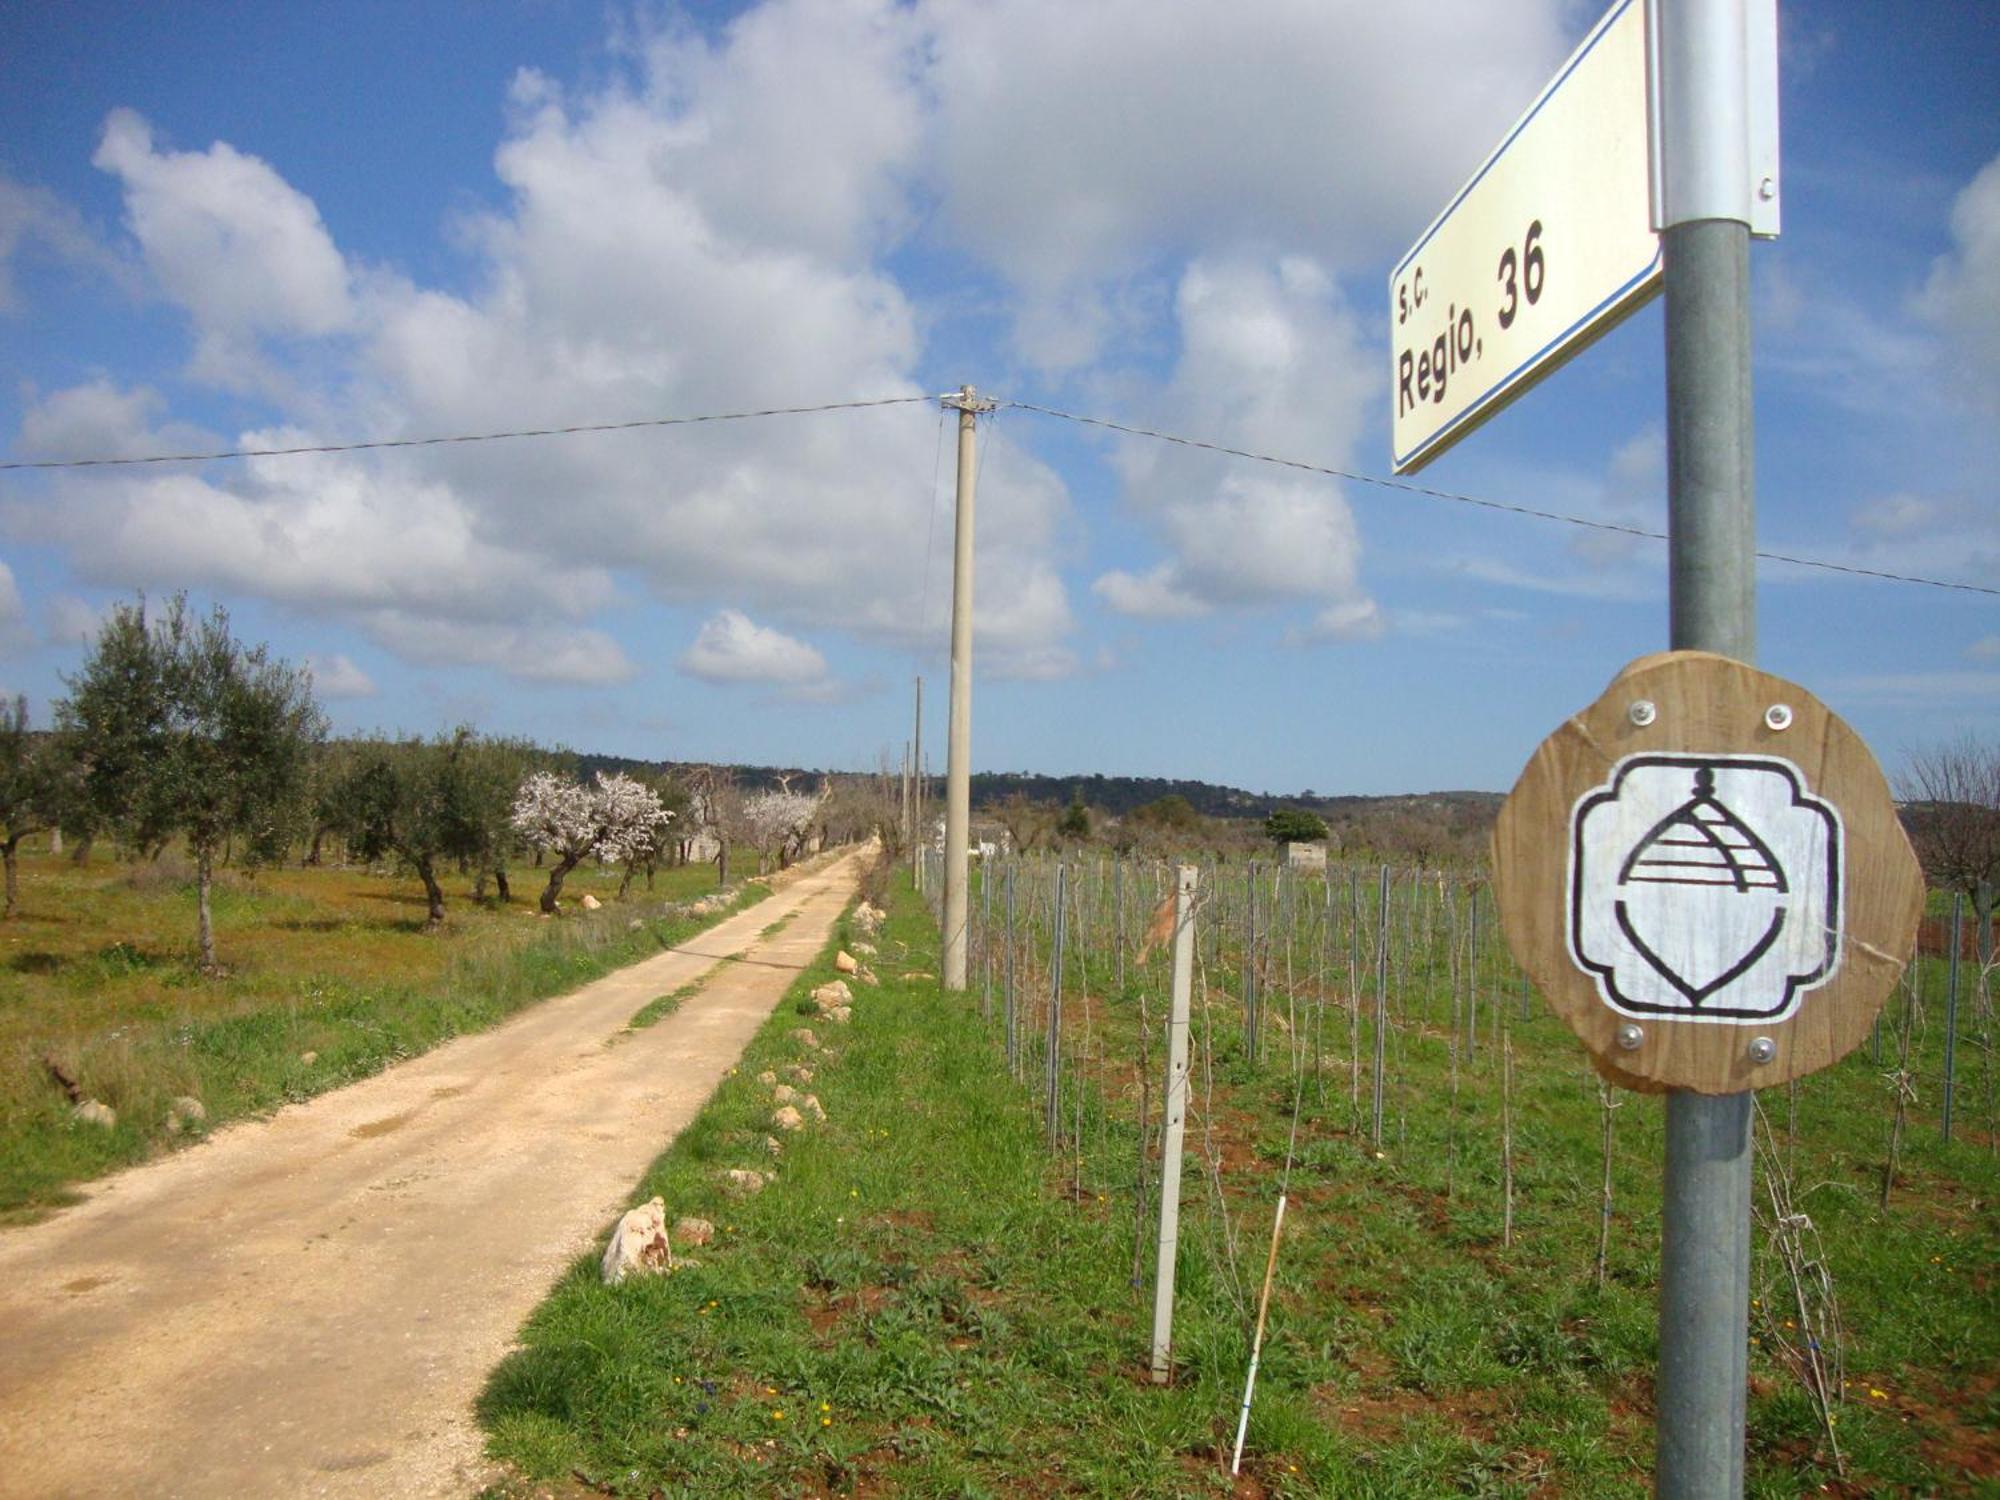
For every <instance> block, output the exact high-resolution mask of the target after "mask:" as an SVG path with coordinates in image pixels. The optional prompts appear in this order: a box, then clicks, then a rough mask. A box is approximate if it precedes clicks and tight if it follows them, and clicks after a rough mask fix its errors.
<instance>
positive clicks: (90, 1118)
mask: <svg viewBox="0 0 2000 1500" xmlns="http://www.w3.org/2000/svg"><path fill="white" fill-rule="evenodd" d="M70 1114H71V1115H73V1116H74V1117H75V1118H76V1119H77V1120H78V1121H80V1122H81V1123H82V1124H85V1125H102V1126H103V1127H104V1128H105V1129H106V1130H112V1129H115V1128H116V1127H117V1124H118V1111H117V1110H115V1109H113V1108H112V1107H111V1106H110V1105H108V1104H106V1103H104V1102H103V1101H102V1100H99V1099H86V1100H84V1101H83V1102H82V1103H81V1104H79V1105H77V1106H76V1108H74V1109H72V1110H71V1111H70Z"/></svg>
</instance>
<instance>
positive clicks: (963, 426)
mask: <svg viewBox="0 0 2000 1500" xmlns="http://www.w3.org/2000/svg"><path fill="white" fill-rule="evenodd" d="M943 404H944V405H945V406H946V407H947V408H948V409H950V410H953V411H956V412H957V413H958V508H957V513H956V519H955V520H954V522H953V533H952V534H953V544H952V562H951V714H950V721H949V722H950V738H949V739H948V740H947V741H946V750H945V773H944V962H943V969H944V987H945V989H947V990H962V989H964V988H965V926H966V912H967V908H968V904H969V903H968V898H967V890H966V864H967V859H968V851H969V845H970V842H971V837H970V835H971V823H972V491H973V486H974V484H975V483H976V482H977V480H978V477H979V466H978V462H977V455H976V453H975V451H974V448H975V441H976V438H975V433H976V430H977V427H978V422H979V414H980V413H981V412H987V411H991V410H993V403H992V402H991V401H982V400H981V399H980V398H979V396H978V393H977V392H975V391H974V390H973V389H972V387H971V386H969V385H967V386H960V387H959V390H958V394H957V395H955V396H946V397H944V398H943Z"/></svg>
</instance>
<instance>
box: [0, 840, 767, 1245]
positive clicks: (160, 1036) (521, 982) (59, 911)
mask: <svg viewBox="0 0 2000 1500" xmlns="http://www.w3.org/2000/svg"><path fill="white" fill-rule="evenodd" d="M24 863H25V869H24V871H23V901H22V912H21V915H20V916H19V917H17V918H16V919H15V920H13V921H10V922H7V923H5V924H4V925H0V1222H4V1221H5V1220H6V1219H9V1218H13V1219H18V1218H21V1217H24V1216H32V1215H33V1214H34V1213H36V1212H38V1211H41V1210H43V1209H45V1208H47V1207H48V1206H51V1205H54V1204H59V1203H62V1202H64V1201H68V1199H70V1198H72V1197H73V1196H74V1194H73V1192H72V1191H71V1185H72V1184H74V1183H76V1182H79V1181H83V1180H86V1179H89V1178H91V1177H95V1176H98V1175H100V1174H102V1173H104V1172H107V1171H110V1170H113V1169H115V1168H117V1167H120V1166H123V1165H126V1164H129V1163H131V1162H135V1161H139V1160H143V1159H144V1158H145V1157H146V1156H147V1155H148V1154H150V1153H151V1152H153V1151H155V1150H157V1149H160V1148H161V1147H162V1146H163V1145H165V1144H168V1143H170V1142H172V1141H173V1140H175V1139H181V1140H185V1139H187V1138H189V1137H191V1136H195V1135H199V1134H200V1133H201V1132H202V1131H204V1130H206V1129H210V1128H213V1127H214V1126H215V1125H218V1124H220V1123H222V1122H224V1121H226V1120H229V1119H233V1118H237V1117H241V1116H244V1115H248V1114H255V1113H258V1112H261V1111H266V1110H269V1109H272V1108H275V1107H277V1106H278V1105H281V1104H284V1103H287V1102H291V1101H295V1100H299V1099H305V1098H308V1097H310V1096H312V1095H314V1094H318V1093H321V1092H324V1091H325V1090H327V1089H330V1088H336V1087H338V1086H340V1085H341V1084H344V1083H347V1082H351V1081H352V1080H354V1079H357V1078H362V1077H365V1076H367V1075H369V1074H371V1073H374V1072H376V1071H378V1070H380V1069H381V1068H383V1067H385V1066H387V1065H388V1064H390V1063H393V1062H395V1061H397V1060H399V1059H401V1058H404V1057H409V1056H411V1055H413V1054H415V1053H418V1052H422V1051H424V1050H426V1049H428V1048H430V1047H432V1046H435V1045H436V1044H437V1043H439V1042H441V1041H444V1040H447V1039H448V1038H450V1037H453V1036H457V1035H461V1034H463V1033H466V1032H472V1031H478V1030H482V1029H484V1028H486V1027H488V1026H491V1025H493V1024H494V1023H495V1022H497V1021H499V1020H501V1019H503V1018H504V1017H506V1016H508V1015H510V1014H512V1013H513V1012H515V1011H517V1010H519V1009H520V1008H521V1007H523V1006H525V1005H528V1004H530V1003H532V1002H534V1001H536V1000H539V999H542V998H545V997H547V996H549V995H553V994H559V993H561V992H562V991H564V990H566V989H569V988H572V987H574V986H576V985H578V984H582V983H584V982H586V981H588V980H590V979H593V978H596V977H597V976H598V975H601V974H604V973H607V972H609V971H610V970H611V969H614V968H617V967H619V966H620V965H623V964H627V963H631V962H633V961H635V960H636V959H639V958H643V957H645V956H647V955H648V954H651V953H655V952H658V951H659V950H660V948H661V947H662V946H671V945H672V944H675V943H678V942H680V941H682V940H684V939H685V938H687V937H689V936H691V935H693V934H694V933H695V932H697V931H699V930H701V929H702V928H704V927H706V926H709V925H712V924H713V923H714V922H716V921H719V920H721V918H722V917H723V916H725V915H727V913H728V912H729V911H731V910H734V909H736V907H737V906H739V905H741V904H743V903H745V902H747V901H748V900H750V899H754V897H756V896H759V895H762V894H763V893H764V889H765V888H764V887H763V886H761V885H757V884H751V885H747V886H744V887H742V888H740V889H739V890H738V891H736V892H735V893H733V894H732V895H731V896H730V898H729V899H728V900H727V901H725V902H720V903H719V904H715V905H711V906H708V907H706V908H705V909H704V908H703V907H702V906H699V905H695V904H694V903H695V902H696V899H697V898H698V897H705V896H707V895H709V894H710V893H711V892H712V890H713V886H714V875H713V872H712V871H711V870H709V869H708V868H707V867H696V868H692V869H686V870H671V871H665V872H662V873H661V875H660V877H659V880H658V883H657V886H656V888H655V890H654V891H652V892H651V893H641V892H637V891H635V892H634V893H633V897H632V899H630V900H628V901H623V902H620V901H618V900H616V899H615V894H614V893H615V890H616V885H617V881H618V872H616V871H597V870H579V871H577V872H576V873H575V874H574V875H573V876H572V877H571V879H570V882H569V887H568V889H567V891H566V896H567V899H566V900H565V902H564V908H565V916H564V917H563V918H562V919H561V920H557V921H541V920H536V919H535V916H534V910H533V908H534V901H535V897H536V895H537V894H538V890H539V882H538V881H536V880H535V879H534V874H535V872H533V871H531V870H524V871H522V872H520V876H519V889H518V890H517V891H516V893H515V897H514V900H513V902H512V903H500V902H492V901H488V902H477V901H474V900H472V899H471V898H470V893H469V891H468V890H467V889H465V888H464V887H463V885H462V884H461V885H455V886H454V888H452V889H451V890H450V891H449V896H448V899H449V907H448V910H449V919H448V922H447V925H446V928H445V929H444V930H443V931H442V932H440V933H426V932H424V931H423V916H424V908H423V902H422V896H421V893H420V892H419V891H417V890H416V889H415V887H414V884H413V883H412V882H409V881H404V880H394V879H389V878H386V877H383V876H380V875H371V874H369V873H367V872H365V871H362V870H356V869H332V868H329V869H311V870H301V869H296V868H291V869H273V870H265V871H260V872H256V873H254V874H246V873H241V872H235V871H227V872H225V873H224V875H223V877H222V879H221V880H220V881H219V883H218V887H217V891H216V896H215V908H216V927H217V947H218V950H219V952H220V956H221V958H222V960H223V962H224V964H225V965H226V966H227V972H226V973H225V974H224V975H222V976H221V977H212V976H208V975H204V974H203V973H202V972H201V971H200V969H199V967H198V965H197V964H196V962H195V957H194V953H193V951H192V950H193V936H194V924H195V897H194V893H193V889H192V885H191V883H190V881H189V878H188V872H187V871H186V870H185V869H183V868H181V866H180V865H179V863H178V862H177V861H176V860H175V858H174V856H172V855H171V854H169V855H168V856H166V857H165V858H164V859H163V860H161V861H158V862H155V863H153V864H149V865H143V866H139V867H128V866H124V865H120V864H116V863H113V862H111V861H108V860H100V861H98V862H96V863H95V864H93V865H92V866H90V867H86V868H78V867H77V866H75V865H73V864H71V863H69V862H68V861H67V860H62V859H56V858H51V857H49V856H47V855H46V854H31V855H29V856H27V857H26V859H25V861H24ZM586 893H589V894H592V895H595V896H597V897H598V899H599V900H600V901H601V902H602V903H603V905H602V906H601V908H600V909H599V910H597V911H585V910H584V909H583V907H582V897H583V896H584V895H585V894H586ZM49 1058H53V1059H55V1060H56V1062H57V1063H58V1065H59V1066H60V1067H61V1068H62V1069H63V1070H64V1072H65V1073H67V1074H68V1075H69V1076H70V1077H71V1078H73V1079H74V1080H75V1081H76V1082H77V1084H78V1085H79V1087H80V1088H81V1089H82V1091H83V1092H84V1093H85V1094H87V1095H89V1096H90V1097H92V1098H95V1099H99V1100H101V1101H103V1102H104V1103H106V1104H108V1105H109V1106H111V1108H112V1109H113V1110H115V1111H116V1114H117V1124H116V1126H115V1127H114V1128H112V1129H108V1130H107V1129H104V1128H102V1127H100V1126H98V1125H94V1124H89V1123H85V1122H80V1121H78V1120H77V1119H75V1118H74V1117H73V1115H72V1113H71V1110H70V1106H69V1101H68V1099H67V1098H66V1097H65V1095H64V1093H63V1092H62V1091H61V1089H59V1088H58V1086H57V1085H56V1083H55V1081H54V1079H53V1078H52V1076H51V1074H50V1072H49V1070H48V1067H47V1065H46V1061H45V1060H46V1059H49ZM183 1096H186V1097H191V1098H194V1099H196V1100H198V1101H200V1103H201V1105H202V1106H203V1109H204V1110H205V1112H206V1121H205V1122H188V1121H182V1122H180V1128H179V1129H178V1130H175V1129H174V1128H173V1127H172V1126H171V1125H170V1117H171V1116H172V1113H173V1105H172V1101H173V1100H175V1099H177V1098H180V1097H183Z"/></svg>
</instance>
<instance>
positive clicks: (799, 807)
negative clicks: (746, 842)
mask: <svg viewBox="0 0 2000 1500" xmlns="http://www.w3.org/2000/svg"><path fill="white" fill-rule="evenodd" d="M819 809H820V799H819V798H818V797H815V796H812V795H811V794H810V793H807V792H794V791H792V790H790V789H789V788H786V789H783V790H779V791H775V792H759V793H758V794H757V795H756V796H754V797H746V798H745V799H744V801H743V809H742V820H743V828H744V831H745V832H746V833H748V834H749V836H750V842H751V843H752V844H754V845H756V846H757V852H758V853H759V854H760V855H772V854H775V855H776V856H777V857H778V864H779V867H780V868H783V866H785V865H786V864H788V863H789V862H790V861H791V859H792V858H794V857H795V856H796V855H797V854H798V853H799V852H801V851H802V850H803V849H804V847H805V842H806V839H807V837H808V836H809V835H810V834H811V833H812V826H813V823H814V821H815V820H816V819H817V818H818V817H819Z"/></svg>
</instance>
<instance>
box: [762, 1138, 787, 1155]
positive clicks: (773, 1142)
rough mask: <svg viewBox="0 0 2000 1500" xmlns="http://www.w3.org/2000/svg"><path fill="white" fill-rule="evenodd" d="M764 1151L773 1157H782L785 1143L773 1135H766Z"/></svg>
mask: <svg viewBox="0 0 2000 1500" xmlns="http://www.w3.org/2000/svg"><path fill="white" fill-rule="evenodd" d="M764 1149H765V1150H766V1151H768V1152H770V1153H771V1154H772V1155H773V1156H782V1155H783V1154H784V1151H785V1143H784V1142H783V1141H781V1140H779V1139H778V1138H777V1137H776V1136H775V1135H767V1136H765V1137H764Z"/></svg>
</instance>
